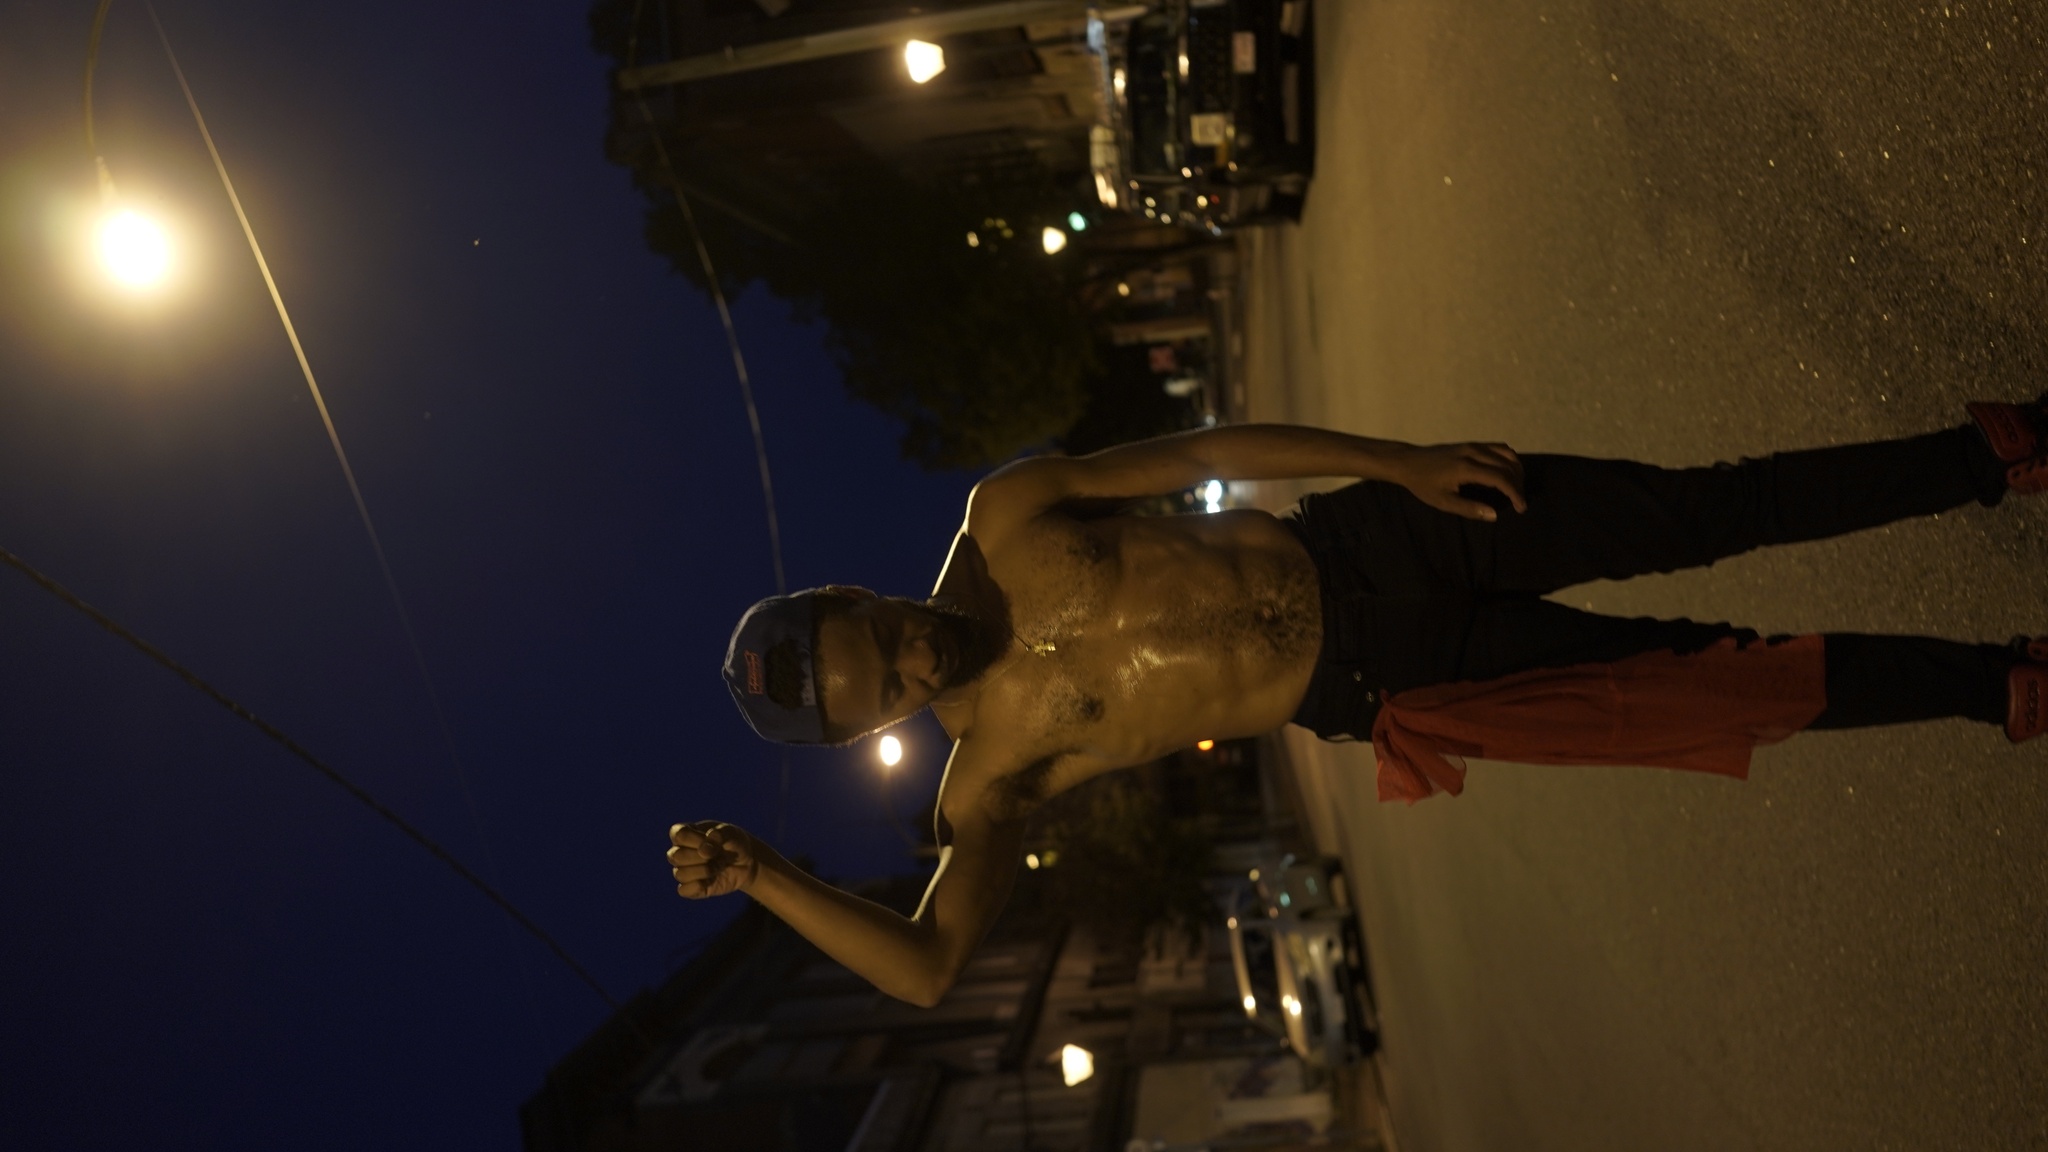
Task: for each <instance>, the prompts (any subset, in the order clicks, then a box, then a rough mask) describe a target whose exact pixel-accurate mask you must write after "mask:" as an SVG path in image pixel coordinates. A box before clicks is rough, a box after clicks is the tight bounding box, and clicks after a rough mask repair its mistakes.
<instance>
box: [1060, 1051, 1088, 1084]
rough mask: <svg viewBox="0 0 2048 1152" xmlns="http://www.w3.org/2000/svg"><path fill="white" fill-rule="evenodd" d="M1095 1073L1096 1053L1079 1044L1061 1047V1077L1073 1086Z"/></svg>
mask: <svg viewBox="0 0 2048 1152" xmlns="http://www.w3.org/2000/svg"><path fill="white" fill-rule="evenodd" d="M1093 1075H1095V1053H1093V1052H1090V1051H1089V1050H1087V1049H1086V1048H1083V1047H1081V1046H1080V1045H1079V1044H1068V1045H1066V1046H1064V1047H1062V1048H1061V1049H1060V1079H1061V1080H1063V1081H1065V1082H1066V1085H1067V1087H1069V1088H1072V1087H1073V1086H1074V1085H1076V1084H1079V1083H1080V1082H1081V1081H1083V1080H1086V1079H1087V1078H1089V1077H1090V1076H1093Z"/></svg>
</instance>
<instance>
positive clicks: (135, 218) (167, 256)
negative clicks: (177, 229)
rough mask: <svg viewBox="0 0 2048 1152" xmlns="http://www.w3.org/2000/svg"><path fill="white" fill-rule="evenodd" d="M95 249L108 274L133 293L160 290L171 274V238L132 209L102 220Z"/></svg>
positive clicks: (151, 221) (119, 209)
mask: <svg viewBox="0 0 2048 1152" xmlns="http://www.w3.org/2000/svg"><path fill="white" fill-rule="evenodd" d="M96 246H97V247H98V249H99V257H100V266H101V267H102V268H104V269H106V272H107V275H109V276H111V277H113V279H114V282H115V283H117V284H119V285H121V287H123V288H126V289H128V290H130V291H132V292H148V291H151V290H153V289H155V288H158V287H160V286H162V284H163V282H164V280H165V279H166V278H167V276H168V275H169V273H170V269H171V242H170V239H169V238H168V237H166V236H165V235H164V230H163V229H162V228H160V227H158V226H157V223H156V222H155V221H154V220H151V219H149V218H148V217H147V216H144V215H142V214H141V213H140V212H137V211H135V210H134V209H132V208H116V209H114V210H113V211H112V212H111V213H110V214H109V215H108V216H107V217H106V219H105V220H103V221H101V223H100V229H99V236H98V239H97V245H96Z"/></svg>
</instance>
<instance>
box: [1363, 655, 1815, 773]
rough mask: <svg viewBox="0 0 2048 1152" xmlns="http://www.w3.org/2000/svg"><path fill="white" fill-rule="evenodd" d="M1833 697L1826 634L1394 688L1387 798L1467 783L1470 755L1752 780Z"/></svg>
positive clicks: (1389, 708)
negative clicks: (1771, 747)
mask: <svg viewBox="0 0 2048 1152" xmlns="http://www.w3.org/2000/svg"><path fill="white" fill-rule="evenodd" d="M1826 705H1827V680H1826V665H1825V645H1824V643H1823V641H1822V638H1821V637H1820V636H1819V635H1807V636H1795V637H1792V638H1789V639H1784V640H1778V641H1751V642H1749V643H1747V644H1740V643H1738V642H1737V641H1735V640H1732V639H1729V640H1722V641H1720V642H1718V643H1716V644H1714V645H1712V646H1710V647H1708V648H1706V649H1704V650H1702V651H1699V652H1694V653H1690V654H1687V655H1683V656H1681V655H1678V654H1677V653H1674V652H1668V651H1666V652H1646V653H1643V654H1641V655H1638V656H1631V657H1629V658H1627V659H1624V660H1618V661H1615V662H1613V663H1611V664H1576V665H1572V666H1570V667H1564V668H1538V669H1534V670H1532V671H1528V672H1519V673H1516V674H1515V675H1512V676H1504V677H1501V678H1500V679H1498V680H1487V681H1482V682H1477V683H1460V684H1439V685H1435V686H1432V687H1428V688H1417V689H1414V690H1412V691H1408V692H1401V693H1397V694H1395V695H1393V696H1389V697H1388V698H1387V701H1386V705H1385V707H1383V708H1382V709H1381V710H1380V714H1379V718H1378V720H1376V721H1375V722H1374V724H1373V728H1372V746H1373V751H1374V753H1375V754H1376V755H1377V758H1378V760H1379V772H1378V785H1379V798H1380V799H1381V800H1405V801H1407V802H1408V803H1410V804H1413V803H1414V802H1416V801H1417V800H1425V799H1428V798H1429V797H1431V796H1434V795H1436V794H1437V793H1439V792H1448V793H1450V794H1451V795H1453V796H1456V795H1457V794H1458V793H1460V792H1462V791H1464V788H1465V758H1466V757H1468V756H1476V757H1478V758H1480V759H1483V760H1507V761H1512V762H1515V763H1520V764H1581V765H1606V764H1630V765H1638V766H1642V767H1651V768H1680V769H1684V770H1685V771H1688V772H1712V773H1714V774H1716V775H1720V776H1732V777H1734V778H1736V779H1738V780H1743V779H1747V778H1748V776H1749V758H1750V753H1751V752H1752V751H1753V750H1754V749H1755V748H1756V747H1757V746H1758V745H1760V744H1775V743H1777V742H1778V741H1780V740H1783V739H1785V738H1786V737H1787V736H1790V735H1792V734H1793V733H1794V732H1797V731H1799V730H1800V729H1802V728H1805V727H1806V726H1807V725H1809V724H1811V723H1813V721H1814V718H1815V717H1817V716H1819V715H1820V713H1821V710H1822V709H1823V708H1824V707H1826Z"/></svg>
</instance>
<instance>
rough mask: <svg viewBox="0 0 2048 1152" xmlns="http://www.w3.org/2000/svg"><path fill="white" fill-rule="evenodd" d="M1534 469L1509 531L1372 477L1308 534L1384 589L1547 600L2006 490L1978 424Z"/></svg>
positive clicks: (1504, 524)
mask: <svg viewBox="0 0 2048 1152" xmlns="http://www.w3.org/2000/svg"><path fill="white" fill-rule="evenodd" d="M1522 460H1523V464H1524V468H1525V472H1526V477H1525V479H1526V483H1525V493H1526V495H1527V497H1528V505H1529V510H1528V511H1527V512H1525V513H1521V514H1517V513H1515V512H1514V511H1512V510H1511V509H1507V508H1505V507H1502V510H1501V515H1500V518H1499V519H1498V520H1495V521H1491V522H1487V521H1478V520H1468V519H1465V518H1463V517H1460V516H1454V515H1451V514H1449V513H1446V512H1439V511H1437V510H1436V509H1433V508H1431V507H1429V506H1428V505H1425V504H1423V503H1422V502H1421V501H1420V500H1418V499H1416V498H1415V497H1414V496H1413V495H1412V494H1410V493H1409V492H1408V491H1407V490H1406V489H1403V488H1401V487H1399V486H1398V485H1394V484H1386V483H1379V482H1367V483H1362V484H1355V485H1352V486H1351V487H1349V488H1345V489H1341V490H1339V491H1337V492H1332V493H1327V494H1324V495H1322V496H1314V497H1310V498H1309V499H1307V500H1305V501H1303V503H1302V510H1301V513H1300V515H1301V521H1302V528H1303V530H1304V533H1305V534H1306V535H1308V536H1309V537H1312V538H1319V539H1322V540H1325V541H1326V542H1327V543H1328V544H1329V545H1334V546H1336V547H1337V548H1339V549H1341V550H1342V551H1343V552H1346V553H1348V554H1349V555H1350V556H1351V557H1352V558H1353V562H1354V563H1355V564H1356V565H1357V567H1358V571H1357V575H1358V576H1359V577H1360V578H1361V579H1362V580H1363V582H1364V583H1365V584H1366V585H1367V586H1369V587H1370V588H1372V590H1374V591H1376V592H1380V593H1383V594H1405V593H1426V592H1432V591H1445V590H1460V591H1469V592H1522V593H1537V594H1540V593H1545V592H1550V591H1554V590H1556V589H1559V588H1564V587H1568V586H1570V585H1573V584H1579V583H1583V582H1585V581H1588V580H1600V579H1609V580H1619V579H1625V578H1627V577H1630V576H1638V575H1642V574H1645V573H1650V572H1669V571H1673V570H1676V569H1680V568H1691V567H1698V566H1700V565H1705V564H1711V563H1713V562H1714V561H1716V560H1719V559H1721V558H1723V557H1726V556H1734V555H1738V554H1740V553H1743V552H1747V551H1749V550H1751V549H1753V548H1757V547H1761V546H1763V545H1766V544H1789V543H1794V542H1797V541H1803V540H1818V539H1823V538H1826V537H1829V536H1838V535H1842V534H1844V533H1848V532H1855V531H1858V530H1861V529H1864V528H1872V527H1876V526H1877V525H1880V524H1887V523H1890V522H1892V521H1895V520H1901V519H1906V518H1908V517H1913V516H1925V515H1929V514H1931V513H1935V512H1943V511H1947V510H1949V509H1951V508H1956V507H1959V506H1961V505H1964V504H1967V503H1969V502H1971V501H1973V500H1974V501H1979V502H1982V503H1986V504H1992V503H1996V502H1997V501H1998V499H1999V498H2000V497H2001V496H2002V495H2003V493H2004V491H2005V484H2006V481H2005V470H2006V466H2005V464H2004V463H2003V462H2001V461H2000V460H1999V459H1998V457H1996V456H1995V455H1993V454H1992V452H1991V450H1990V449H1989V448H1988V447H1987V446H1986V443H1985V440H1984V437H1983V435H1982V434H1981V433H1980V432H1978V430H1977V429H1976V427H1975V426H1973V425H1965V426H1963V427H1960V428H1952V429H1949V430H1947V431H1944V432H1934V433H1929V434H1927V435H1924V436H1915V437H1910V438H1908V439H1904V440H1886V441H1879V442H1876V443H1870V444H1850V445H1843V446H1840V447H1834V448H1818V449H1811V450H1807V451H1800V452H1781V453H1777V454H1775V455H1771V456H1766V457H1762V458H1758V459H1748V460H1743V461H1742V462H1740V463H1736V464H1717V465H1713V466H1711V467H1704V468H1658V467H1655V466H1652V465H1648V464H1639V463H1634V462H1631V461H1625V460H1594V459H1588V458H1584V457H1577V456H1554V455H1540V454H1532V455H1527V456H1524V457H1522ZM1486 495H1491V493H1486Z"/></svg>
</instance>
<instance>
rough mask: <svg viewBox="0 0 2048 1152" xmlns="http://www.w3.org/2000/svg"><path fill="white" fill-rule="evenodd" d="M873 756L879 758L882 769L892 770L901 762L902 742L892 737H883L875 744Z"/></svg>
mask: <svg viewBox="0 0 2048 1152" xmlns="http://www.w3.org/2000/svg"><path fill="white" fill-rule="evenodd" d="M875 755H876V756H878V757H880V758H881V761H882V767H884V768H894V767H895V766H896V765H898V764H900V763H902V762H903V741H901V740H898V739H897V738H896V737H894V736H884V737H882V738H881V740H879V741H877V742H876V745H875Z"/></svg>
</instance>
